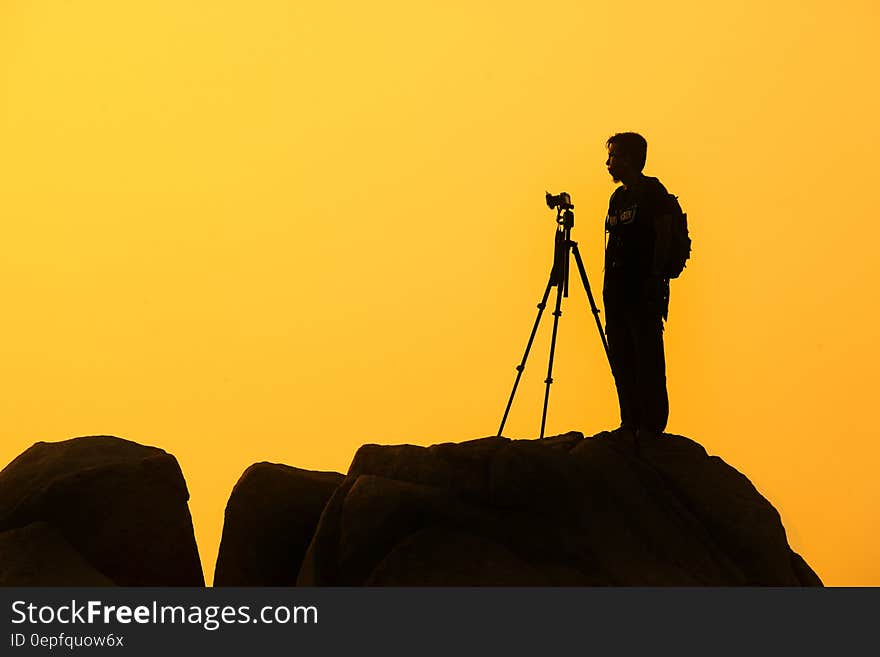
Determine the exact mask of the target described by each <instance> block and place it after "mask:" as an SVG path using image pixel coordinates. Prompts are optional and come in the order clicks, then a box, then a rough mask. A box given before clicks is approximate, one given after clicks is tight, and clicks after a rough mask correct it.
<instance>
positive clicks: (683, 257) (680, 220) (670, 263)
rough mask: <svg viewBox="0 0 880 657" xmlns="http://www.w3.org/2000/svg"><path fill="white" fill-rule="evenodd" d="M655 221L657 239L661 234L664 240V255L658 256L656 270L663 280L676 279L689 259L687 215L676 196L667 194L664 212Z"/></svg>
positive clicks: (689, 243) (689, 238)
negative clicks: (658, 260)
mask: <svg viewBox="0 0 880 657" xmlns="http://www.w3.org/2000/svg"><path fill="white" fill-rule="evenodd" d="M656 221H657V223H656V229H657V238H658V239H660V238H661V234H663V237H664V238H665V239H663V242H664V243H665V248H664V249H663V250H664V251H665V253H663V254H658V257H659V258H660V262H657V263H656V266H657V267H656V268H657V270H658V271H659V272H660V273H661V274H662V275H663V277H664V278H678V277H679V276H680V275H681V272H682V271H684V268H685V265H686V264H687V261H688V259H689V258H690V257H691V237H690V234H688V223H687V213H686V212H683V211H682V209H681V205H679V203H678V197H677V196H674V195H672V194H668V196H667V198H666V212H664V213H663V214H661V215H660V216H658V217H657V220H656Z"/></svg>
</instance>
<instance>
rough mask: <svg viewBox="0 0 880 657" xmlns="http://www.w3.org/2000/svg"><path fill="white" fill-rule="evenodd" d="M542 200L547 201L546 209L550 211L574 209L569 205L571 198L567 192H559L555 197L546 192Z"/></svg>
mask: <svg viewBox="0 0 880 657" xmlns="http://www.w3.org/2000/svg"><path fill="white" fill-rule="evenodd" d="M544 199H545V200H546V201H547V207H548V208H550V209H551V210H571V209H572V208H574V206H573V205H572V204H571V196H569V195H568V192H560V193H559V194H556V195H554V194H551V193H550V192H546V193H545V195H544Z"/></svg>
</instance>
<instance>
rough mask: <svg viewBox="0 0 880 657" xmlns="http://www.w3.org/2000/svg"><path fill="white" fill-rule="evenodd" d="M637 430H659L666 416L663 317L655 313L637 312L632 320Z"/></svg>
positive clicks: (667, 410)
mask: <svg viewBox="0 0 880 657" xmlns="http://www.w3.org/2000/svg"><path fill="white" fill-rule="evenodd" d="M633 329H634V331H633V333H634V338H635V340H634V342H635V358H636V361H637V366H636V386H637V389H638V400H639V418H640V421H641V422H640V425H639V429H640V430H643V431H647V432H651V433H654V432H656V433H658V434H660V433H663V430H664V429H665V428H666V422H667V420H668V419H669V396H668V394H667V392H666V358H665V356H664V353H663V319H662V317H661V316H660V315H659V314H658V313H652V312H640V313H637V314H636V318H635V321H634V322H633Z"/></svg>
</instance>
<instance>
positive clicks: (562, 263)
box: [498, 192, 611, 438]
mask: <svg viewBox="0 0 880 657" xmlns="http://www.w3.org/2000/svg"><path fill="white" fill-rule="evenodd" d="M552 202H557V203H556V205H555V206H554V205H551V203H552ZM547 204H548V205H550V207H551V208H552V207H556V223H557V224H558V225H557V226H556V237H555V240H554V244H553V266H552V268H551V269H550V279H549V280H548V281H547V287H546V289H545V290H544V296H543V297H541V302H540V303H539V304H538V316H537V317H536V318H535V325H534V326H532V333H531V335H530V336H529V341H528V344H526V350H525V353H524V354H523V357H522V361H521V362H520V364H519V365H517V366H516V380H514V382H513V390H511V391H510V399H508V400H507V408H505V409H504V417H502V418H501V426H500V427H498V436H501V432H502V431H503V430H504V424H505V423H506V422H507V415H508V413H510V407H511V405H512V404H513V397H514V395H516V388H517V386H518V385H519V380H520V378H522V373H523V371H524V370H525V368H526V360H527V359H528V357H529V351H531V349H532V342H533V341H534V339H535V334H536V333H537V332H538V325H539V324H540V323H541V316H542V315H543V314H544V308H546V307H547V299H548V298H549V296H550V290H551V289H552V288H554V287H555V288H556V308H555V310H554V311H553V336H552V338H551V339H550V362H549V364H548V366H547V378H546V379H544V383H545V384H546V389H545V391H544V410H543V411H542V413H541V435H540V437H541V438H543V437H544V427H545V425H546V422H547V402H548V401H549V399H550V384H551V383H553V356H554V355H555V353H556V333H557V330H558V328H559V318H560V317H561V316H562V297H563V296H565V297H567V296H568V270H569V255H570V254H572V253H573V254H574V260H575V263H577V267H578V271H579V272H580V275H581V281H582V282H583V284H584V289H585V290H586V291H587V298H588V299H589V300H590V308H591V310H592V313H593V317H595V319H596V327H597V328H598V329H599V337H600V338H601V340H602V346H603V347H604V348H605V356H606V357H607V358H608V363H609V365H610V363H611V355H610V354H609V352H608V342H607V340H606V339H605V331H604V330H603V329H602V322H601V321H600V320H599V309H598V308H596V302H595V300H594V299H593V292H592V291H591V290H590V281H589V280H587V270H586V269H584V261H583V260H582V259H581V253H580V251H579V250H578V245H577V242H574V241H572V239H571V229H572V228H573V227H574V212H572V209H573V208H574V206H573V205H571V199H570V198H569V196H568V194H566V193H565V192H563V193H562V194H560V195H559V196H557V197H554V196H551V195H550V194H547Z"/></svg>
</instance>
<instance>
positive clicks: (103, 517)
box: [0, 436, 204, 586]
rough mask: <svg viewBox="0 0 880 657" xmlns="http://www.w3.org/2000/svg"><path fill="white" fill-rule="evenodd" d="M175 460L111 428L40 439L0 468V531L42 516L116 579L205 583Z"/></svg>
mask: <svg viewBox="0 0 880 657" xmlns="http://www.w3.org/2000/svg"><path fill="white" fill-rule="evenodd" d="M188 499H189V493H188V491H187V488H186V482H185V481H184V478H183V474H182V473H181V471H180V466H179V465H178V463H177V460H176V459H175V458H174V457H173V456H172V455H170V454H168V453H167V452H165V451H163V450H161V449H158V448H156V447H147V446H144V445H139V444H138V443H134V442H131V441H128V440H123V439H121V438H116V437H114V436H89V437H82V438H74V439H71V440H65V441H61V442H56V443H46V442H39V443H36V444H35V445H33V446H32V447H30V448H29V449H27V450H26V451H25V452H23V453H22V454H21V455H20V456H18V458H16V459H15V460H14V461H12V462H11V463H10V464H9V465H8V466H6V467H5V468H4V469H3V471H2V472H0V532H6V531H9V530H12V529H18V528H23V527H26V526H27V525H30V524H31V523H34V522H44V523H46V524H47V525H48V526H50V527H51V528H52V530H54V531H55V532H56V533H57V534H58V535H60V536H61V537H63V538H64V540H65V541H66V542H67V543H69V545H70V546H71V547H72V548H73V550H75V552H76V553H78V554H79V555H81V556H82V558H83V559H84V560H85V561H86V562H87V563H88V564H89V565H90V566H91V567H92V568H93V569H95V570H96V571H97V572H99V573H100V574H101V575H103V576H104V577H106V578H107V579H109V580H111V581H112V582H114V583H115V584H118V585H122V586H204V577H203V575H202V568H201V562H200V560H199V554H198V549H197V547H196V541H195V535H194V533H193V526H192V519H191V517H190V513H189V508H188V506H187V501H188Z"/></svg>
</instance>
